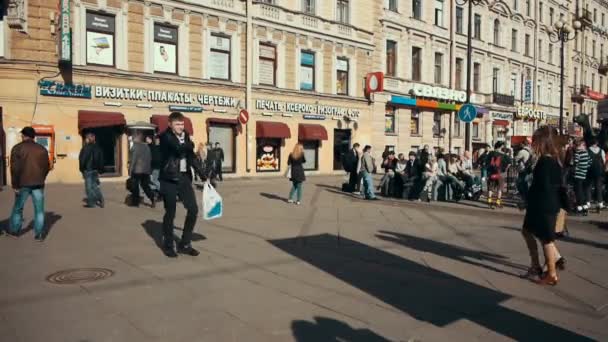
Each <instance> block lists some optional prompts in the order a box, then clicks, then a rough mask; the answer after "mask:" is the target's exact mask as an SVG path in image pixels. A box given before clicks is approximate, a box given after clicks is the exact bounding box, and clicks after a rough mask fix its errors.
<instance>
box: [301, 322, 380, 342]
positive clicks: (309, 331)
mask: <svg viewBox="0 0 608 342" xmlns="http://www.w3.org/2000/svg"><path fill="white" fill-rule="evenodd" d="M291 330H292V332H293V337H294V339H295V341H296V342H335V341H349V342H389V341H390V340H388V339H386V338H384V337H382V336H380V335H378V334H376V333H374V332H373V331H371V330H369V329H354V328H352V327H351V326H350V325H348V324H346V323H344V322H341V321H338V320H335V319H332V318H327V317H314V322H311V321H293V322H292V323H291Z"/></svg>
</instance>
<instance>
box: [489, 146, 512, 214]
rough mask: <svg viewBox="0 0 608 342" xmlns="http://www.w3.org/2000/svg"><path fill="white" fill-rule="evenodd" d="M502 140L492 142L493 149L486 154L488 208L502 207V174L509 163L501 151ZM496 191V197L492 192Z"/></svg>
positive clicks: (503, 180)
mask: <svg viewBox="0 0 608 342" xmlns="http://www.w3.org/2000/svg"><path fill="white" fill-rule="evenodd" d="M503 145H504V142H502V141H499V142H497V143H496V144H494V150H492V151H490V152H488V153H487V155H486V162H485V164H486V173H487V177H488V181H487V182H488V206H489V207H490V209H495V208H497V207H498V208H502V189H503V187H504V185H505V179H504V177H503V175H502V173H503V172H504V170H506V169H507V166H508V165H509V164H510V160H509V157H508V156H507V155H506V154H504V153H502V152H501V149H502V147H503ZM493 193H496V198H493V197H492V194H493Z"/></svg>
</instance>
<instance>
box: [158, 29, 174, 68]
mask: <svg viewBox="0 0 608 342" xmlns="http://www.w3.org/2000/svg"><path fill="white" fill-rule="evenodd" d="M177 39H178V38H177V28H176V27H171V26H165V25H159V24H154V71H155V72H164V73H168V74H176V73H177V41H178V40H177Z"/></svg>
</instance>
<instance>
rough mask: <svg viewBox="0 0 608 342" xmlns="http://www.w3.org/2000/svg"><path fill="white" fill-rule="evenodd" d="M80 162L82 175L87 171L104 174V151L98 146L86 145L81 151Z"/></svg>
mask: <svg viewBox="0 0 608 342" xmlns="http://www.w3.org/2000/svg"><path fill="white" fill-rule="evenodd" d="M78 161H79V162H80V172H81V173H82V172H85V171H97V172H99V173H103V172H104V163H103V151H101V148H100V147H99V146H98V145H97V144H86V145H84V146H83V147H82V150H80V155H79V156H78Z"/></svg>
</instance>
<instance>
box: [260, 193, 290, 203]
mask: <svg viewBox="0 0 608 342" xmlns="http://www.w3.org/2000/svg"><path fill="white" fill-rule="evenodd" d="M260 196H262V197H265V198H268V199H271V200H275V201H281V202H285V203H287V198H285V197H281V196H279V195H275V194H269V193H267V192H260Z"/></svg>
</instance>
